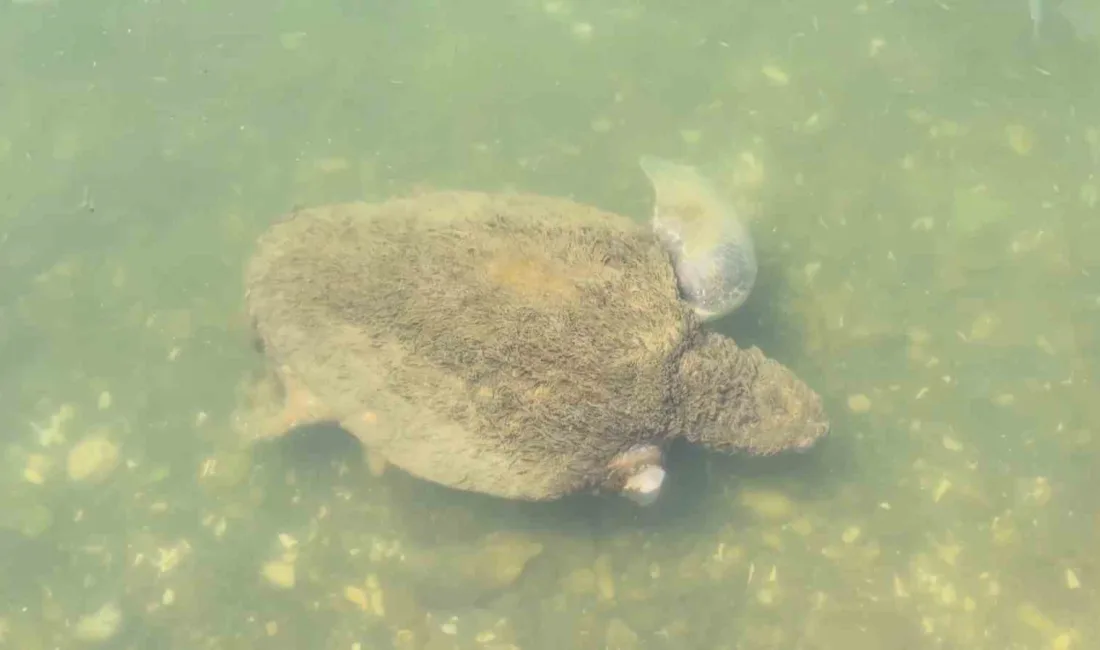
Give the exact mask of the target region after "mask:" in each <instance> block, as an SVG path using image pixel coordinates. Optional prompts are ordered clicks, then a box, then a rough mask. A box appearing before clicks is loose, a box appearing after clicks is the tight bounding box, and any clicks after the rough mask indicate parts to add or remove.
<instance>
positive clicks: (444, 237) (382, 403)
mask: <svg viewBox="0 0 1100 650" xmlns="http://www.w3.org/2000/svg"><path fill="white" fill-rule="evenodd" d="M398 262H400V263H398ZM372 265H373V266H372ZM433 283H442V286H443V287H444V288H443V290H439V289H438V287H437V286H436V284H433ZM246 285H247V287H248V290H247V302H248V309H249V313H250V316H251V317H252V319H253V322H254V325H255V328H256V333H257V336H258V337H259V339H260V340H261V341H262V344H263V348H264V350H265V354H266V355H267V356H268V359H269V361H270V363H271V367H272V375H273V377H275V378H276V379H277V383H278V384H280V385H281V386H282V387H283V388H284V391H283V392H285V393H286V394H287V395H288V396H289V397H290V398H291V401H295V400H296V401H297V403H298V408H297V410H296V411H294V414H293V415H291V416H289V417H288V416H287V415H286V413H285V412H284V414H283V415H281V416H279V417H277V418H275V419H273V420H270V421H267V422H266V423H263V424H259V425H258V424H257V422H256V421H255V420H254V419H252V420H250V419H249V418H248V417H242V418H239V420H238V422H239V424H241V427H240V428H241V429H242V430H243V431H244V433H245V435H248V436H251V437H254V438H264V437H272V436H278V435H281V434H282V433H283V432H285V431H286V430H287V429H288V428H290V427H291V426H294V425H298V424H305V423H308V422H312V421H317V420H330V421H333V422H337V423H339V424H340V425H341V427H343V428H344V429H346V430H348V431H349V432H350V433H352V434H353V435H355V436H356V437H357V438H358V439H359V440H360V441H362V442H363V443H364V445H365V446H366V447H367V448H368V449H371V450H373V451H374V452H376V453H379V454H381V456H383V457H384V458H385V459H386V460H387V461H388V462H390V463H391V464H393V465H396V466H398V467H401V468H402V469H404V470H406V471H408V472H410V473H412V474H414V475H416V476H420V477H421V478H424V479H427V480H430V481H434V482H436V483H440V484H443V485H447V486H450V487H454V488H457V489H463V490H469V491H474V492H481V493H486V494H492V495H496V496H500V497H505V498H512V499H523V500H533V501H540V500H550V499H556V498H559V497H562V496H565V495H567V494H571V493H575V492H579V491H586V490H592V489H597V490H598V489H603V490H610V491H624V490H625V491H627V492H629V491H631V490H632V489H634V486H637V485H646V486H649V487H644V488H640V489H652V486H651V485H650V483H649V482H646V481H642V482H641V483H639V479H640V478H647V479H649V478H652V477H654V476H655V475H657V472H656V470H657V469H659V470H660V473H659V477H658V479H657V486H656V487H657V488H658V489H659V487H660V485H659V483H660V478H663V472H664V470H663V468H662V467H661V456H662V453H661V452H662V450H663V449H664V447H665V446H666V445H667V444H668V443H669V442H670V441H671V440H673V439H675V438H678V437H684V438H687V439H688V440H689V441H692V442H696V443H699V444H702V445H704V446H707V447H710V448H714V449H721V450H725V451H738V450H739V451H746V452H749V453H756V454H769V453H775V452H778V451H782V450H784V449H789V448H805V447H808V446H810V445H812V444H813V443H814V442H815V441H816V440H817V439H818V438H820V437H821V436H822V435H824V434H825V433H826V432H827V430H828V423H827V419H826V417H825V414H824V411H823V409H822V407H821V401H820V398H819V397H818V396H817V395H816V393H814V392H813V391H812V390H810V389H809V388H808V387H807V386H806V385H805V384H803V383H802V382H801V381H800V380H798V379H797V377H795V376H794V374H793V373H791V372H790V371H789V370H788V369H786V368H785V367H783V366H782V365H780V364H778V363H776V362H775V361H772V360H770V359H767V358H765V357H764V355H763V354H762V353H761V352H760V351H759V350H758V349H756V348H751V349H747V350H742V349H740V348H738V347H737V346H736V344H734V342H733V341H732V339H729V338H727V337H725V336H722V335H720V334H716V333H712V332H705V331H703V330H702V328H701V321H700V319H699V317H698V316H696V314H695V313H694V310H693V309H692V307H691V306H690V305H688V304H687V303H685V302H684V301H683V300H682V299H681V296H680V294H679V289H678V284H677V279H676V276H675V274H674V273H673V270H672V265H671V264H670V260H669V255H668V252H667V251H666V249H665V248H663V246H662V244H661V243H660V241H659V240H658V239H657V237H656V236H655V235H654V233H653V232H651V231H650V230H649V229H647V228H645V227H644V226H641V225H640V224H637V223H636V222H634V221H632V220H630V219H629V218H627V217H623V216H621V215H617V214H614V213H610V212H606V211H603V210H600V209H598V208H595V207H592V206H586V205H583V204H579V203H575V202H573V201H569V200H567V199H559V198H552V197H543V196H537V195H530V194H487V193H480V192H461V191H460V192H431V193H425V194H422V195H419V196H414V197H410V198H399V199H391V200H388V201H385V202H383V203H380V204H365V203H349V204H338V205H330V206H320V207H317V208H312V209H307V210H301V211H298V212H296V213H295V214H293V215H291V216H289V217H288V218H286V219H284V220H282V221H280V222H278V223H277V224H275V225H274V226H272V227H271V228H270V229H269V230H268V231H266V232H265V233H264V234H263V235H262V236H261V237H260V240H259V242H258V244H257V248H256V253H255V255H254V256H253V257H252V259H251V260H250V262H249V266H248V271H247V272H246ZM711 384H713V385H711ZM638 449H647V450H648V451H647V453H646V454H642V455H641V456H639V457H644V458H645V460H644V461H639V463H640V464H639V463H634V462H631V463H623V462H621V461H622V459H624V458H634V457H635V456H634V455H633V453H634V452H636V450H638ZM632 481H633V482H632Z"/></svg>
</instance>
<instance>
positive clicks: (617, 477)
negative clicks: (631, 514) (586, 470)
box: [604, 444, 665, 506]
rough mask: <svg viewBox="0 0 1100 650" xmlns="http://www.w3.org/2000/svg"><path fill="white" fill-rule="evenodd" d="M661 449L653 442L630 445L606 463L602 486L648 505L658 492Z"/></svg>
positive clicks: (661, 472)
mask: <svg viewBox="0 0 1100 650" xmlns="http://www.w3.org/2000/svg"><path fill="white" fill-rule="evenodd" d="M663 456H664V454H663V452H662V451H661V448H660V447H658V446H657V445H653V444H641V445H634V446H633V447H631V448H629V449H627V450H626V451H624V452H621V453H619V454H618V455H617V456H615V457H614V458H613V459H611V462H610V463H608V464H607V469H608V476H607V480H606V481H605V482H604V488H605V489H607V490H609V491H612V492H618V493H619V494H622V495H623V496H625V497H626V498H628V499H630V500H631V501H633V502H635V503H637V504H638V505H642V506H648V505H650V504H651V503H653V502H654V501H656V500H657V497H659V496H660V495H661V486H662V485H663V484H664V481H665V468H664V467H662V465H661V463H662V461H663Z"/></svg>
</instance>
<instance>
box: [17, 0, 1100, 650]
mask: <svg viewBox="0 0 1100 650" xmlns="http://www.w3.org/2000/svg"><path fill="white" fill-rule="evenodd" d="M1055 4H1057V3H1055ZM1071 27H1072V26H1070V25H1068V24H1067V23H1066V22H1065V21H1064V19H1063V18H1061V14H1060V13H1059V12H1057V11H1054V10H1051V11H1048V12H1047V14H1046V17H1045V18H1044V25H1043V31H1042V33H1041V36H1040V38H1039V39H1038V40H1037V41H1036V40H1035V39H1033V38H1032V35H1031V24H1030V19H1029V17H1028V13H1027V8H1026V6H1025V3H1024V2H1018V3H1006V2H1000V1H995V0H983V1H979V2H958V1H950V0H947V1H944V2H926V3H916V2H885V1H878V2H850V3H844V2H820V1H813V0H790V1H788V2H781V3H768V2H738V3H732V4H730V3H714V2H708V3H667V2H652V1H648V0H647V1H645V2H625V1H620V0H605V1H603V2H596V3H581V2H568V1H564V0H562V1H557V0H554V1H550V2H527V1H524V0H506V1H505V2H491V3H490V2H484V1H482V2H465V3H433V2H404V3H375V2H369V3H352V2H347V1H334V0H328V1H323V2H316V1H310V2H306V1H304V0H287V1H284V2H279V3H259V2H257V3H235V4H234V3H229V4H227V3H216V2H208V1H206V2H204V1H201V0H200V1H198V2H195V1H190V2H176V1H173V0H161V1H152V2H134V1H129V2H127V1H120V0H85V1H83V2H67V1H66V0H57V1H56V2H49V1H42V2H28V1H24V0H19V1H17V2H9V3H6V4H3V5H0V96H2V97H3V99H2V100H0V178H2V179H3V182H2V186H0V189H2V190H3V191H2V192H0V278H2V282H0V451H2V455H0V458H2V460H3V463H2V465H0V469H2V471H0V491H2V494H3V495H4V505H3V507H2V508H0V527H2V528H0V556H2V558H3V560H2V561H0V638H2V639H3V640H4V642H6V643H7V644H8V645H10V647H17V648H31V649H33V648H55V647H58V648H71V647H72V648H75V647H87V646H89V645H93V644H99V646H100V647H117V648H151V647H165V648H227V649H228V648H249V647H257V646H258V645H260V644H261V643H262V644H263V645H264V647H268V648H288V649H290V648H305V647H310V648H333V649H352V648H384V647H395V648H431V649H432V650H436V649H442V648H463V649H466V648H486V649H489V648H492V649H503V648H512V647H519V648H524V649H537V648H593V649H594V648H616V649H628V648H639V649H640V648H676V649H678V650H679V649H684V648H700V649H702V648H707V649H717V648H799V649H801V648H805V649H814V650H818V649H820V650H826V649H831V648H850V649H866V650H871V649H876V648H883V647H891V648H914V649H916V648H920V649H923V648H963V647H965V648H991V649H993V648H995V649H998V650H1003V649H1005V648H1013V649H1014V648H1029V649H1030V648H1041V649H1056V650H1067V649H1070V648H1089V647H1096V645H1097V644H1098V643H1100V628H1098V626H1097V623H1096V620H1097V613H1098V612H1100V600H1098V594H1097V585H1098V584H1100V563H1098V561H1097V559H1096V557H1097V556H1096V548H1097V542H1098V536H1100V511H1098V510H1097V507H1096V505H1095V499H1094V496H1093V495H1094V494H1096V490H1097V489H1098V488H1100V484H1098V482H1097V478H1096V472H1095V469H1094V468H1095V466H1096V463H1097V451H1098V450H1100V440H1097V431H1098V426H1100V406H1098V404H1100V400H1097V399H1096V395H1097V388H1096V381H1097V363H1098V361H1100V348H1098V343H1097V334H1096V331H1097V324H1098V323H1100V221H1098V220H1097V219H1096V210H1097V203H1098V202H1100V179H1098V178H1097V175H1098V172H1100V167H1098V164H1100V118H1097V117H1096V116H1097V115H1100V110H1098V109H1100V88H1098V87H1097V86H1096V84H1095V70H1096V68H1097V64H1098V62H1100V44H1098V43H1096V42H1095V41H1089V40H1087V39H1086V40H1081V39H1076V38H1074V30H1073V29H1072V28H1071ZM642 154H651V155H660V156H662V157H667V158H671V159H678V160H683V161H690V162H691V163H692V164H695V165H698V166H700V168H701V169H705V170H706V171H707V173H708V174H709V175H710V176H711V177H712V178H714V179H715V181H716V183H717V184H718V185H719V186H720V187H721V188H723V189H724V190H725V191H727V192H728V193H729V194H730V196H732V197H735V199H736V201H737V203H738V207H739V209H740V210H742V211H743V213H744V214H745V215H746V216H747V217H748V218H751V223H752V228H753V233H754V237H755V240H756V247H757V254H758V257H759V258H760V264H761V271H760V277H759V279H758V282H757V285H756V287H755V289H754V293H753V295H752V296H751V297H750V299H749V300H748V302H747V303H746V304H745V305H744V306H743V307H742V309H741V310H739V311H738V312H737V313H736V314H734V315H733V316H731V317H729V318H727V319H724V320H722V321H719V322H717V323H715V327H718V328H721V329H722V330H724V331H726V332H727V333H730V334H732V335H733V336H735V337H736V338H737V339H738V340H739V341H741V342H744V343H746V344H747V343H754V344H757V345H760V346H761V347H763V348H764V349H765V350H766V351H767V352H768V353H769V354H770V355H772V356H774V357H776V358H778V359H780V360H782V361H783V362H785V363H787V364H789V365H790V366H791V367H793V368H795V369H796V370H797V371H798V372H799V373H800V374H801V375H802V376H803V377H804V378H805V379H806V380H807V381H809V382H810V383H811V384H812V385H814V386H815V387H816V388H817V389H818V390H819V391H820V392H821V394H822V395H823V397H824V398H825V400H826V403H827V405H828V408H829V411H830V414H831V416H832V419H833V433H832V435H831V437H830V439H829V440H827V441H826V442H825V443H824V444H822V445H821V446H819V447H818V448H816V449H814V450H813V451H812V452H810V453H808V454H803V455H798V456H794V457H778V458H773V459H767V460H760V459H742V458H735V459H729V458H719V457H715V456H708V455H704V454H701V453H698V452H695V451H693V450H689V449H676V450H674V454H673V458H672V460H671V462H670V470H671V472H670V478H669V482H670V483H669V487H668V490H667V493H666V494H664V495H663V496H662V499H661V500H660V501H659V502H658V503H657V504H656V505H654V506H653V507H651V508H648V509H644V510H641V509H638V508H636V507H634V506H633V505H632V504H630V503H629V502H626V500H625V499H617V500H600V499H594V498H577V499H570V500H567V501H565V502H561V503H556V504H550V505H541V506H533V505H526V504H514V503H501V502H498V501H494V500H491V499H484V498H479V497H474V496H471V495H464V494H456V493H453V492H450V491H447V490H444V489H442V488H436V487H433V486H429V485H425V484H423V483H420V482H417V481H414V480H412V479H408V478H404V477H402V476H400V475H399V474H398V473H396V472H393V473H387V474H386V475H384V476H383V477H381V478H375V477H373V476H372V475H371V473H370V472H369V471H368V469H367V468H366V467H365V466H364V464H363V463H362V462H361V461H360V458H359V455H358V454H357V452H356V450H355V447H354V445H352V444H351V442H350V441H349V440H348V439H347V438H346V437H343V436H341V435H340V433H339V432H338V431H316V432H311V435H308V436H300V437H295V438H291V439H288V440H287V441H286V442H285V444H280V445H273V446H268V447H264V448H261V449H259V450H257V451H256V453H255V454H254V455H252V456H247V455H243V454H235V453H232V452H231V451H228V450H227V449H226V444H225V442H226V438H227V436H228V435H229V434H228V430H229V427H228V422H227V418H228V416H229V413H230V410H231V408H232V406H233V405H234V403H235V400H236V399H237V394H236V391H237V387H238V384H239V383H240V381H241V380H242V379H243V378H245V377H246V376H247V374H248V372H249V371H251V370H253V369H254V368H255V367H256V356H255V353H254V352H253V351H252V349H251V348H250V346H249V341H248V337H247V333H246V329H245V323H244V322H243V319H242V318H241V313H240V310H241V304H242V296H241V286H240V277H241V269H242V265H243V262H244V260H245V259H246V257H247V255H248V253H249V251H250V246H251V243H252V241H253V239H254V237H255V236H256V235H257V234H258V233H259V232H260V231H261V230H262V229H263V228H264V227H265V226H266V225H267V224H269V223H270V222H271V220H272V219H274V218H275V217H276V216H277V215H278V214H280V213H281V212H284V211H286V210H287V209H289V208H291V207H292V206H294V205H309V204H316V203H326V202H334V201H341V200H349V199H357V198H367V199H378V198H381V197H385V196H388V195H392V194H394V193H397V192H403V191H409V190H412V189H415V188H418V187H463V188H474V189H483V190H502V189H523V190H528V191H535V192H542V193H548V194H558V195H568V196H572V197H574V198H577V199H579V200H583V201H586V202H590V203H594V204H597V205H600V206H602V207H605V208H609V209H614V210H618V211H620V212H623V213H625V214H630V215H632V216H635V217H637V218H638V219H639V220H641V219H644V218H646V217H647V216H648V214H649V210H650V209H651V205H652V204H651V201H652V197H651V194H650V192H649V188H648V183H647V181H646V179H645V176H644V174H643V173H642V172H641V170H640V169H639V167H638V166H637V164H636V161H637V160H638V158H639V156H640V155H642Z"/></svg>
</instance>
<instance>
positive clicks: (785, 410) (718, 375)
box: [679, 332, 829, 456]
mask: <svg viewBox="0 0 1100 650" xmlns="http://www.w3.org/2000/svg"><path fill="white" fill-rule="evenodd" d="M679 391H680V395H679V398H680V399H679V402H680V404H681V409H682V410H681V419H680V423H681V430H680V434H681V435H683V436H684V437H685V438H687V439H688V440H689V441H691V442H693V443H696V444H699V445H702V446H704V447H707V448H710V449H714V450H717V451H725V452H743V453H748V454H752V455H757V456H764V455H771V454H775V453H779V452H781V451H787V450H796V451H801V450H806V449H809V448H810V447H812V446H814V443H816V442H817V441H818V440H819V439H820V438H822V437H823V436H825V435H826V434H827V433H828V432H829V420H828V417H827V416H826V414H825V409H824V407H823V406H822V403H821V397H820V396H819V395H818V394H817V393H815V392H814V391H813V390H812V389H811V388H810V387H809V386H807V385H806V384H805V383H804V382H803V381H802V380H801V379H799V378H798V377H797V376H796V375H795V374H794V372H792V371H791V370H790V369H789V368H787V367H786V366H784V365H782V364H781V363H779V362H777V361H775V360H773V359H769V358H767V357H765V356H764V353H763V352H761V351H760V350H759V349H758V348H755V347H753V348H749V349H747V350H743V349H741V348H739V347H737V345H736V344H735V343H734V342H733V339H730V338H728V337H726V336H722V335H721V334H717V333H714V332H708V333H700V335H699V341H698V343H697V344H696V345H695V346H694V347H692V348H691V349H689V350H688V351H687V352H685V354H684V355H683V357H681V360H680V381H679Z"/></svg>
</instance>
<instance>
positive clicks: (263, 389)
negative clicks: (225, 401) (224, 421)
mask: <svg viewBox="0 0 1100 650" xmlns="http://www.w3.org/2000/svg"><path fill="white" fill-rule="evenodd" d="M239 392H241V393H242V397H241V399H240V400H239V406H238V407H237V408H236V409H235V410H234V412H233V415H232V421H233V429H234V430H235V431H236V433H237V435H238V436H239V437H240V438H241V441H242V442H243V443H245V444H251V443H254V442H258V441H260V440H269V439H273V438H280V437H282V436H284V435H286V434H287V433H289V432H290V431H291V430H292V429H295V428H298V427H301V426H306V425H309V424H316V423H319V422H326V421H329V420H331V417H330V416H329V414H328V412H327V409H326V408H325V406H324V405H323V404H322V403H321V401H320V400H319V399H317V397H316V396H315V395H314V394H313V393H312V392H311V391H310V390H309V389H308V388H306V387H305V386H303V385H302V384H301V383H300V382H299V381H298V380H297V379H296V378H295V377H294V375H293V374H291V373H290V372H289V371H287V369H286V366H281V367H280V368H278V369H268V370H267V371H266V372H265V373H264V374H263V376H261V377H259V378H258V379H257V378H251V379H248V380H246V381H245V382H243V385H242V386H241V388H240V391H239Z"/></svg>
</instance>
